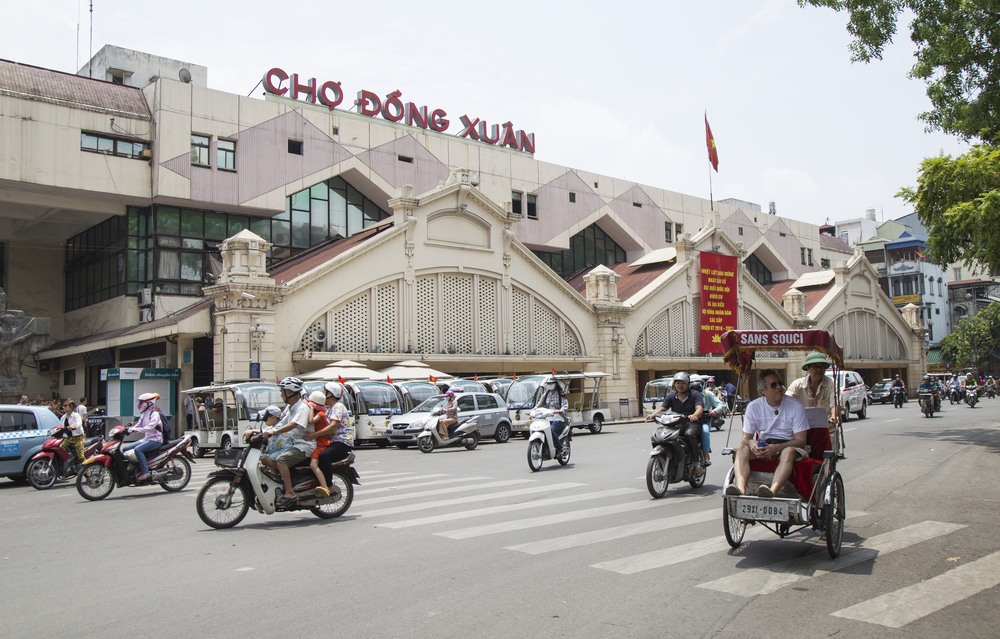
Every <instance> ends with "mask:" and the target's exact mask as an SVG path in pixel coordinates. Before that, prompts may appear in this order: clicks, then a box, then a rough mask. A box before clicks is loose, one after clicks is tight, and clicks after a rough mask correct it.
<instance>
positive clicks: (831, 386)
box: [785, 352, 840, 450]
mask: <svg viewBox="0 0 1000 639" xmlns="http://www.w3.org/2000/svg"><path fill="white" fill-rule="evenodd" d="M828 368H830V360H829V359H828V358H827V356H826V355H824V354H823V353H818V352H817V353H809V356H808V357H806V363H805V364H803V365H802V370H804V371H806V375H805V377H800V378H798V379H796V380H795V381H793V382H792V383H791V384H789V385H788V388H787V389H786V390H785V394H786V395H791V396H792V397H794V398H795V399H797V400H799V401H800V402H802V405H803V406H805V407H806V408H815V407H817V406H818V407H820V408H826V409H827V413H828V421H829V422H830V441H831V442H832V443H833V444H834V449H835V450H836V445H837V428H836V424H837V422H838V421H839V420H840V411H839V410H837V400H836V393H835V392H834V391H835V389H836V383H835V382H834V381H833V378H832V377H830V376H828V375H827V374H826V369H828Z"/></svg>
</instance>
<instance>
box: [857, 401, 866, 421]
mask: <svg viewBox="0 0 1000 639" xmlns="http://www.w3.org/2000/svg"><path fill="white" fill-rule="evenodd" d="M865 417H868V402H866V401H865V400H861V410H859V411H858V419H864V418H865Z"/></svg>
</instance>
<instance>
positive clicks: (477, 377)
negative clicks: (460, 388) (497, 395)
mask: <svg viewBox="0 0 1000 639" xmlns="http://www.w3.org/2000/svg"><path fill="white" fill-rule="evenodd" d="M472 381H474V382H478V381H479V373H476V374H474V375H473V376H472Z"/></svg>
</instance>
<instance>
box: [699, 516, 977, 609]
mask: <svg viewBox="0 0 1000 639" xmlns="http://www.w3.org/2000/svg"><path fill="white" fill-rule="evenodd" d="M962 528H965V526H963V525H961V524H949V523H942V522H937V521H925V522H921V523H919V524H913V525H912V526H907V527H906V528H900V529H899V530H893V531H891V532H887V533H883V534H881V535H876V536H874V537H870V538H868V539H865V540H863V541H862V542H861V543H860V544H859V545H858V547H857V548H848V547H844V548H842V549H841V554H840V556H839V557H837V558H836V559H830V557H829V555H827V553H826V550H825V549H823V550H818V551H817V552H815V553H813V554H812V555H809V556H807V557H799V558H796V559H790V560H788V561H782V562H779V563H776V564H773V565H771V566H768V567H766V568H753V569H750V570H744V571H741V572H739V573H736V574H734V575H729V576H728V577H723V578H721V579H716V580H715V581H710V582H707V583H703V584H698V587H699V588H705V589H708V590H716V591H719V592H727V593H730V594H733V595H742V596H744V597H753V596H755V595H765V594H768V593H772V592H774V591H775V590H778V589H779V588H783V587H784V586H787V585H788V584H792V583H796V582H799V581H804V580H806V579H813V578H815V577H819V576H821V575H826V574H829V573H831V572H834V571H837V570H842V569H844V568H847V567H848V566H853V565H855V564H859V563H861V562H864V561H868V560H870V559H874V558H875V557H878V556H880V555H887V554H889V553H891V552H895V551H897V550H902V549H904V548H908V547H910V546H913V545H915V544H918V543H920V542H922V541H927V540H929V539H933V538H935V537H940V536H942V535H947V534H949V533H953V532H955V531H956V530H961V529H962Z"/></svg>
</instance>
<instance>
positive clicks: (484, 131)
mask: <svg viewBox="0 0 1000 639" xmlns="http://www.w3.org/2000/svg"><path fill="white" fill-rule="evenodd" d="M286 80H287V81H288V85H287V86H281V85H282V83H284V82H285V81H286ZM263 82H264V90H265V91H267V92H268V93H272V94H274V95H287V97H289V98H291V99H293V100H298V99H300V96H301V99H302V100H305V101H306V102H311V103H312V104H316V103H317V102H318V103H319V104H322V105H324V106H326V107H329V108H330V110H331V111H332V110H333V109H335V108H336V107H337V106H338V105H340V103H341V102H343V101H344V92H343V90H342V89H341V88H340V83H339V82H333V81H327V82H323V83H322V84H317V83H316V78H310V79H309V80H307V81H306V82H300V81H299V74H298V73H293V74H291V75H288V74H287V73H285V72H284V71H283V70H282V69H279V68H277V67H275V68H273V69H269V70H268V72H267V73H265V74H264V80H263ZM402 95H403V94H402V93H401V92H399V91H393V92H392V93H390V94H389V95H387V96H385V97H384V98H380V97H379V96H378V95H376V94H375V93H372V92H371V91H367V90H365V89H362V90H360V91H358V97H357V99H356V100H355V101H354V105H355V106H357V107H358V113H360V114H361V115H367V116H368V117H370V118H373V117H375V116H377V115H380V116H382V118H383V119H385V120H389V121H391V122H399V123H401V124H406V125H407V126H415V127H419V128H421V129H431V130H432V131H437V132H439V133H444V132H445V131H447V130H448V127H450V126H451V121H450V120H448V114H447V113H446V112H445V110H444V109H429V108H427V107H426V106H417V105H416V104H414V103H413V102H405V103H404V102H403V100H402V99H401V96H402ZM459 120H460V121H461V122H462V130H461V131H460V132H459V133H458V134H457V135H458V137H460V138H468V139H470V140H476V141H477V142H485V143H486V144H494V145H498V146H502V147H506V148H509V149H514V150H515V151H524V152H525V153H534V152H535V134H534V133H525V132H524V131H521V130H517V131H515V130H514V125H512V124H511V123H510V122H506V123H504V124H488V123H487V122H486V120H480V119H479V118H473V117H469V116H467V115H463V116H461V117H460V118H459Z"/></svg>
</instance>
